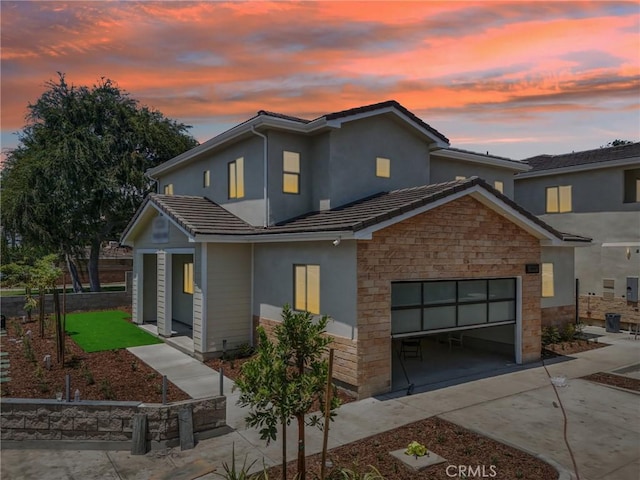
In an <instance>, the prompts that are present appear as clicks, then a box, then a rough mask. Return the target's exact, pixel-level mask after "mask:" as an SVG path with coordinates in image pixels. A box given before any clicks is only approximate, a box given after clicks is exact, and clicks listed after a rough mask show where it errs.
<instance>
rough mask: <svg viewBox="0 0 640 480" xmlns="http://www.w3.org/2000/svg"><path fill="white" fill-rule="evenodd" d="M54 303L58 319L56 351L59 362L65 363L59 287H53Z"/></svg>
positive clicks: (56, 318)
mask: <svg viewBox="0 0 640 480" xmlns="http://www.w3.org/2000/svg"><path fill="white" fill-rule="evenodd" d="M53 305H54V310H55V320H56V347H57V348H56V353H57V357H58V363H59V364H61V365H64V331H63V327H62V318H60V297H59V295H58V289H57V288H54V289H53Z"/></svg>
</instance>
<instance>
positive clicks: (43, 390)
mask: <svg viewBox="0 0 640 480" xmlns="http://www.w3.org/2000/svg"><path fill="white" fill-rule="evenodd" d="M38 390H40V393H48V392H49V390H50V388H49V384H48V383H47V382H46V381H45V380H40V382H38Z"/></svg>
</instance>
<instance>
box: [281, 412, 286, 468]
mask: <svg viewBox="0 0 640 480" xmlns="http://www.w3.org/2000/svg"><path fill="white" fill-rule="evenodd" d="M282 480H287V422H286V421H285V419H284V418H283V419H282Z"/></svg>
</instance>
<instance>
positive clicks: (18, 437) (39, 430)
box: [0, 396, 227, 447]
mask: <svg viewBox="0 0 640 480" xmlns="http://www.w3.org/2000/svg"><path fill="white" fill-rule="evenodd" d="M226 402H227V400H226V397H224V396H216V397H209V398H204V399H198V400H185V401H181V402H174V403H170V404H167V405H162V404H151V403H146V404H145V403H140V402H112V401H82V402H79V403H75V402H58V401H56V400H38V399H24V398H3V399H2V400H1V401H0V418H1V420H0V430H1V438H2V441H27V440H81V441H85V442H86V441H92V440H93V441H130V440H131V437H132V424H133V416H134V414H138V413H143V414H146V415H147V428H148V431H147V441H148V442H150V444H151V446H152V447H153V446H154V445H156V444H160V445H163V444H166V443H167V442H170V441H172V440H175V439H178V438H179V427H178V412H179V411H180V410H181V409H182V408H191V411H192V418H193V431H194V433H204V432H210V431H212V430H215V429H218V428H221V427H224V426H225V425H226V405H227V403H226Z"/></svg>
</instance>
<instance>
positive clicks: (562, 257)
mask: <svg viewBox="0 0 640 480" xmlns="http://www.w3.org/2000/svg"><path fill="white" fill-rule="evenodd" d="M541 263H552V264H553V290H554V295H553V297H543V298H542V300H541V306H542V308H551V307H561V306H565V305H575V301H576V296H575V291H576V288H575V285H576V281H575V278H574V249H573V248H571V247H542V258H541Z"/></svg>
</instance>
